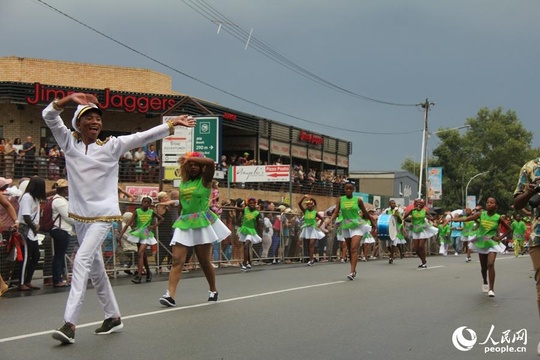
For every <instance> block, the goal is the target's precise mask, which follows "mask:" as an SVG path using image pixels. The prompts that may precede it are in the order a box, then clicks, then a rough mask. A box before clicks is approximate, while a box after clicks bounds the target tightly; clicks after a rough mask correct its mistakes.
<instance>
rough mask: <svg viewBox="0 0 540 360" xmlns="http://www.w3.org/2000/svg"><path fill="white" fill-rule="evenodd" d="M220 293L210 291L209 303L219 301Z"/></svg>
mask: <svg viewBox="0 0 540 360" xmlns="http://www.w3.org/2000/svg"><path fill="white" fill-rule="evenodd" d="M217 298H218V292H217V291H208V301H217Z"/></svg>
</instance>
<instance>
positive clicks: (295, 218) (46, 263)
mask: <svg viewBox="0 0 540 360" xmlns="http://www.w3.org/2000/svg"><path fill="white" fill-rule="evenodd" d="M136 207H137V205H136V204H134V203H127V202H122V203H120V208H121V210H122V212H126V211H131V212H133V211H134V210H135V208H136ZM261 214H262V216H261V217H267V218H268V219H269V220H270V222H271V223H272V224H273V225H275V224H277V223H279V224H277V225H276V228H275V229H273V233H274V234H273V235H272V236H269V234H267V233H266V234H263V242H262V243H259V244H255V245H252V246H251V249H250V252H251V258H252V262H253V263H254V264H263V263H272V262H286V263H290V262H307V260H308V259H309V254H308V245H307V243H306V240H304V239H299V234H300V227H301V217H300V216H299V215H297V214H294V213H288V214H284V213H283V214H282V213H279V212H268V211H262V212H261ZM176 218H177V214H176V213H175V212H174V209H170V213H167V214H166V216H164V221H163V222H162V223H161V224H160V226H159V227H158V228H157V229H156V238H157V239H158V244H157V245H156V246H155V247H151V248H148V249H147V252H148V253H147V255H148V260H149V265H150V268H151V271H153V272H155V273H161V272H168V270H169V267H170V264H171V255H172V252H171V251H172V250H171V247H170V246H169V241H170V239H171V236H172V224H173V222H174V220H175V219H176ZM220 218H221V220H222V221H223V222H224V223H225V224H226V225H227V226H228V227H229V229H230V230H231V235H230V236H229V237H228V238H227V239H225V240H223V241H222V242H221V243H216V244H215V245H214V252H213V263H214V264H215V266H216V267H228V266H239V264H240V263H241V262H242V260H243V251H244V244H243V243H242V242H240V241H239V239H238V235H237V229H238V227H239V225H240V224H238V222H237V210H236V209H235V208H231V207H225V208H223V209H222V211H221V214H220ZM277 218H279V220H280V221H279V222H276V221H275V219H277ZM119 230H120V229H119V228H118V229H117V230H116V231H114V232H113V237H112V244H107V243H104V245H103V257H104V262H105V267H106V271H107V273H108V274H109V276H110V277H112V278H114V277H117V276H118V275H119V274H122V273H123V272H126V273H129V274H131V273H134V272H136V270H137V252H136V251H124V250H120V249H117V248H116V247H115V246H114V244H116V236H117V235H118V233H119ZM7 234H9V233H7ZM7 234H6V233H5V232H4V235H5V236H6V235H7ZM5 240H7V239H6V238H4V242H2V245H1V246H0V271H1V274H2V277H3V278H4V280H6V282H9V283H11V284H12V285H13V284H18V282H19V280H18V274H19V271H18V266H19V265H20V264H19V263H13V262H10V261H7V259H6V258H7V254H6V243H5ZM53 241H54V240H53V239H52V238H51V237H50V236H49V235H48V234H46V236H45V239H44V240H43V242H42V244H41V246H40V253H41V257H40V262H39V265H38V270H41V271H36V273H35V275H34V277H35V279H36V280H42V281H43V282H44V284H50V283H51V281H52V257H53V256H54V246H53ZM380 243H381V245H380V249H379V254H380V257H383V256H384V255H386V254H387V249H386V247H385V245H384V242H380ZM111 246H112V247H111ZM77 247H78V243H77V238H76V236H72V238H71V241H70V245H69V247H68V250H67V252H66V258H65V260H66V266H65V273H66V275H65V276H66V280H68V279H69V276H70V274H71V270H72V264H73V259H74V257H75V254H76V251H77ZM405 251H407V252H408V245H406V247H405ZM365 255H366V256H367V255H369V254H365ZM409 255H410V254H409ZM340 256H341V254H340V246H339V244H338V242H337V240H336V237H335V234H334V233H333V231H330V232H329V233H328V234H327V236H326V237H325V238H324V239H321V240H320V241H319V242H318V243H317V244H316V250H315V258H316V259H317V260H318V261H335V260H337V259H339V258H340ZM185 266H186V269H196V268H197V259H196V257H195V255H194V254H193V252H189V253H188V258H187V260H186V265H185Z"/></svg>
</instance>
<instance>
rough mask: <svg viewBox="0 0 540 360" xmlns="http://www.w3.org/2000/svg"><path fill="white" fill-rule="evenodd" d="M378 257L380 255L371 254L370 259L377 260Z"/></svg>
mask: <svg viewBox="0 0 540 360" xmlns="http://www.w3.org/2000/svg"><path fill="white" fill-rule="evenodd" d="M377 259H378V257H376V256H370V257H369V260H377Z"/></svg>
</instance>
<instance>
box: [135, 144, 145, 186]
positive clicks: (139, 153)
mask: <svg viewBox="0 0 540 360" xmlns="http://www.w3.org/2000/svg"><path fill="white" fill-rule="evenodd" d="M144 159H145V153H144V151H143V149H142V147H138V148H137V150H135V151H134V152H133V162H134V163H135V182H138V183H141V182H142V181H143V163H144Z"/></svg>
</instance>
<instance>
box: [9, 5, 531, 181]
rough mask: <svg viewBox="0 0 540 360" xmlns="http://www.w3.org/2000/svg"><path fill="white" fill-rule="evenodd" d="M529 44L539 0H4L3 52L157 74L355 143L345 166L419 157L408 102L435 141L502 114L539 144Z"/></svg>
mask: <svg viewBox="0 0 540 360" xmlns="http://www.w3.org/2000/svg"><path fill="white" fill-rule="evenodd" d="M49 6H50V7H54V8H56V9H57V10H59V11H61V12H62V13H63V14H61V13H59V12H57V11H55V10H53V9H51V8H50V7H49ZM70 17H71V18H70ZM79 22H80V23H79ZM81 23H83V24H81ZM218 23H221V24H222V26H221V29H220V31H219V33H218V29H219V26H218ZM90 28H92V29H94V30H96V31H98V32H100V33H101V34H99V33H97V32H96V31H94V30H92V29H90ZM251 29H253V32H252V37H251V40H250V43H249V44H248V46H247V50H245V46H246V42H247V34H248V33H249V31H250V30H251ZM227 31H229V32H233V33H234V34H235V36H237V37H238V38H239V39H238V38H236V37H234V36H233V35H231V34H230V33H228V32H227ZM103 34H104V35H106V36H107V37H109V38H107V37H105V36H103ZM111 38H112V39H114V40H115V41H116V42H115V41H112V40H111ZM539 39H540V1H538V0H515V1H508V0H482V1H481V0H451V1H450V0H447V1H437V0H424V1H422V0H406V1H403V0H328V1H321V0H309V1H308V0H273V1H263V0H219V1H218V0H204V1H202V0H186V1H182V0H154V1H135V0H130V1H128V0H114V1H110V0H93V1H85V2H82V1H72V0H46V1H37V0H0V56H10V55H15V56H19V57H31V58H44V59H52V60H64V61H74V62H85V63H96V64H103V65H120V66H128V67H137V68H147V69H152V70H155V71H158V72H162V73H165V74H168V75H170V76H172V79H173V89H174V90H175V91H178V92H182V93H186V94H188V95H191V96H195V97H199V98H203V99H206V100H210V101H214V102H217V103H220V104H222V105H224V106H227V107H230V108H233V109H237V110H240V111H245V112H248V113H251V114H255V115H258V116H261V117H265V118H268V119H272V120H275V121H279V122H283V123H288V124H291V125H294V126H297V127H301V128H304V129H307V130H310V131H312V132H315V133H320V134H327V135H330V136H333V137H338V138H342V139H346V140H350V141H352V142H353V153H352V156H351V158H350V159H351V162H350V168H351V170H392V171H393V170H399V169H400V165H401V163H402V162H403V161H404V160H405V159H406V158H412V159H414V160H416V161H419V160H420V153H421V139H422V126H423V110H422V109H421V108H418V107H415V106H409V105H414V104H417V103H421V102H424V101H425V100H426V98H427V99H429V100H430V101H433V102H435V103H436V104H435V105H434V106H433V107H432V108H431V111H430V112H429V117H428V118H429V129H430V131H432V132H435V131H437V130H439V129H441V128H454V127H459V126H461V125H463V124H464V123H465V120H466V119H467V118H469V117H475V116H476V113H477V111H478V109H480V108H481V107H488V108H490V109H494V108H497V107H499V106H500V107H502V108H503V109H504V110H513V111H515V112H516V113H517V116H518V118H519V119H520V120H521V121H522V122H523V124H524V126H525V127H526V128H527V129H528V130H529V131H532V132H533V133H534V134H535V136H534V142H533V146H535V147H539V146H540V133H539V132H538V127H539V125H538V124H539V121H538V115H537V114H538V110H537V107H538V103H537V102H538V101H539V95H540V71H539V66H540V40H539ZM119 43H120V44H119ZM122 44H124V45H126V46H122ZM128 47H129V48H128ZM276 59H281V61H282V62H287V64H289V65H288V66H289V67H285V66H283V65H281V64H279V63H278V62H277V60H276ZM290 67H294V69H295V70H296V72H294V71H291V70H290ZM298 72H300V73H302V74H305V76H301V75H299V74H298ZM313 79H319V80H318V82H315V81H314V80H313ZM321 83H324V85H322V84H321ZM205 84H209V85H211V86H209V85H205ZM336 89H337V90H336ZM366 98H369V99H373V100H376V101H372V100H369V99H366ZM246 100H247V101H246ZM255 104H257V105H255ZM258 105H260V106H258ZM461 131H465V130H461ZM436 145H437V137H436V136H432V137H431V140H430V142H429V146H428V149H429V150H430V151H431V150H433V148H434V147H435V146H436Z"/></svg>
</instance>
